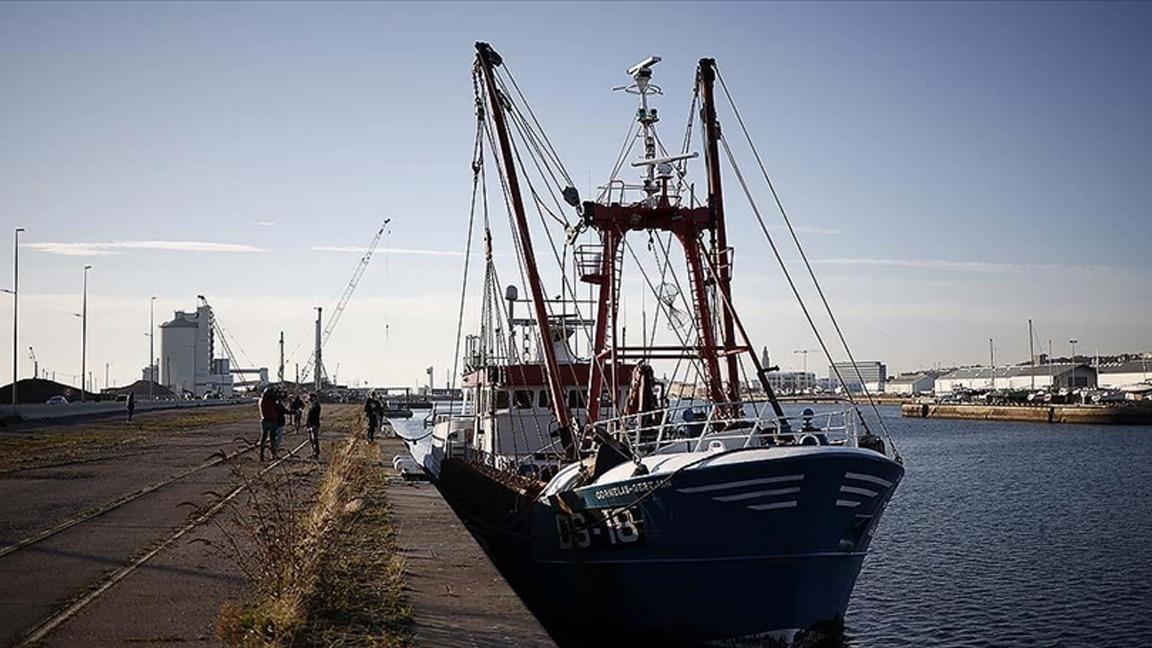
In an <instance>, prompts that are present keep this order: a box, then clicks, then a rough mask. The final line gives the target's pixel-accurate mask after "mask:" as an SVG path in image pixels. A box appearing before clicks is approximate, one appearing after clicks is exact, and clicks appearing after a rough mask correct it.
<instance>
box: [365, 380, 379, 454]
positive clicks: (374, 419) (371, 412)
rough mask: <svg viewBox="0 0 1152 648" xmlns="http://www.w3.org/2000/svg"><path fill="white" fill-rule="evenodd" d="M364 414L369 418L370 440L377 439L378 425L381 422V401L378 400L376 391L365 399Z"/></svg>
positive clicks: (370, 441)
mask: <svg viewBox="0 0 1152 648" xmlns="http://www.w3.org/2000/svg"><path fill="white" fill-rule="evenodd" d="M364 416H366V417H367V418H368V442H369V443H372V442H374V441H376V426H377V425H379V423H380V401H378V400H376V392H369V393H368V398H366V399H364Z"/></svg>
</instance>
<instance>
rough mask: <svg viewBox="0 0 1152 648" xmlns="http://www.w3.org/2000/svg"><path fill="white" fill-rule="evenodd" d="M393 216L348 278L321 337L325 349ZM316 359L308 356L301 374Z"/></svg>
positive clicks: (321, 343)
mask: <svg viewBox="0 0 1152 648" xmlns="http://www.w3.org/2000/svg"><path fill="white" fill-rule="evenodd" d="M391 222H392V219H391V218H385V219H384V222H383V223H381V224H380V229H378V230H376V236H373V237H372V242H371V243H370V244H369V245H368V249H367V250H366V251H365V252H364V256H362V257H360V262H359V263H358V264H356V270H355V271H353V272H352V278H351V279H349V280H348V285H346V286H345V287H344V293H343V294H342V295H340V300H339V301H338V302H336V307H335V308H334V309H333V310H332V314H331V315H329V316H328V324H327V325H325V326H324V332H323V333H322V334H321V337H320V348H321V349H323V348H324V347H325V346H327V345H328V339H329V338H331V337H332V331H334V330H336V324H337V323H338V322H339V321H340V316H341V315H343V314H344V308H345V307H346V306H348V301H349V300H350V299H352V293H354V292H355V291H356V285H357V284H359V283H360V278H361V277H363V276H364V271H365V270H367V269H368V262H369V261H371V260H372V255H373V254H374V253H375V252H376V247H377V246H378V245H379V244H380V239H381V238H382V237H383V236H384V230H385V229H386V228H387V227H388V223H391ZM315 361H316V358H315V356H313V357H310V358H308V362H307V364H305V365H304V371H303V372H302V374H301V375H303V376H308V375H310V373H311V371H312V364H313V363H314V362H315ZM316 370H317V371H318V372H320V375H321V376H324V377H327V373H326V372H325V371H324V366H323V365H322V364H321V366H319V367H316Z"/></svg>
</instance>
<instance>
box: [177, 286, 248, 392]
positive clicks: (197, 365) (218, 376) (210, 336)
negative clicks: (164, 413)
mask: <svg viewBox="0 0 1152 648" xmlns="http://www.w3.org/2000/svg"><path fill="white" fill-rule="evenodd" d="M215 342H216V338H215V332H214V331H213V330H212V308H211V307H210V306H200V307H199V308H197V309H196V311H195V312H192V313H188V312H184V311H176V314H175V315H174V316H173V317H172V320H171V321H168V322H165V323H163V324H161V325H160V378H161V380H160V384H162V385H164V386H165V387H167V388H168V389H171V390H172V391H173V392H175V393H177V394H192V395H193V396H195V397H197V398H199V397H201V396H203V395H204V394H207V393H209V392H213V393H220V394H222V395H223V396H226V397H230V396H232V387H233V385H232V371H231V367H229V362H228V360H227V358H216V357H215Z"/></svg>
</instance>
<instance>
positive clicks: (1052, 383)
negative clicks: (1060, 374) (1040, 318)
mask: <svg viewBox="0 0 1152 648" xmlns="http://www.w3.org/2000/svg"><path fill="white" fill-rule="evenodd" d="M1054 380H1055V379H1054V378H1053V377H1052V338H1048V389H1050V390H1051V389H1055V387H1056V384H1055V383H1054V382H1053V381H1054Z"/></svg>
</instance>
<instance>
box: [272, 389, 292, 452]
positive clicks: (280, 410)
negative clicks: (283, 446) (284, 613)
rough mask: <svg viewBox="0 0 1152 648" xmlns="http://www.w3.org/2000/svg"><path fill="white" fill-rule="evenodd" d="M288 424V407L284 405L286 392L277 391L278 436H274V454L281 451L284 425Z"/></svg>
mask: <svg viewBox="0 0 1152 648" xmlns="http://www.w3.org/2000/svg"><path fill="white" fill-rule="evenodd" d="M287 424H288V408H287V407H285V406H284V394H281V393H280V392H276V436H274V437H272V456H273V457H275V456H277V455H278V453H279V452H280V443H281V442H282V441H283V440H284V426H286V425H287Z"/></svg>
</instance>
